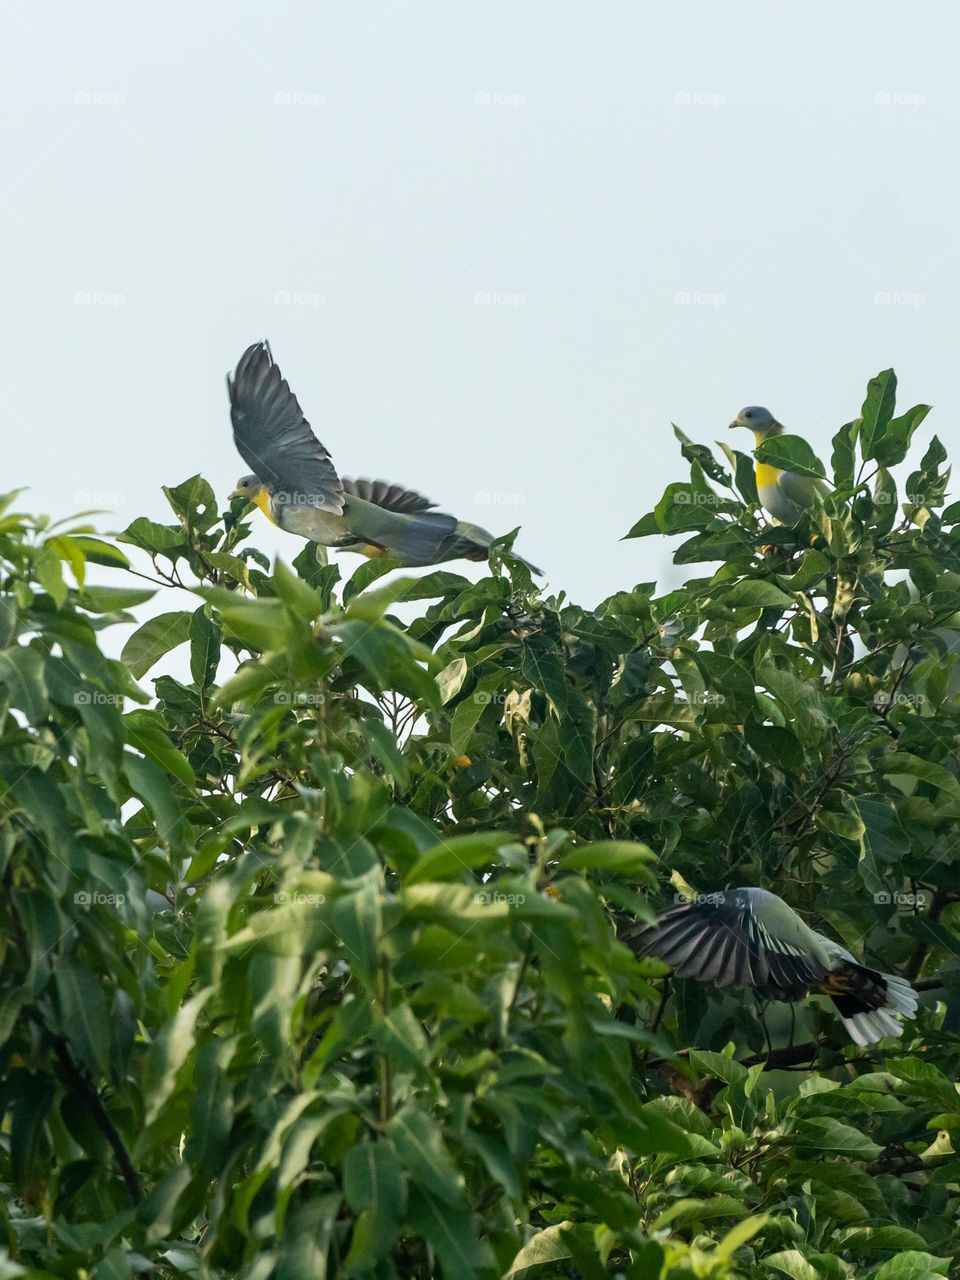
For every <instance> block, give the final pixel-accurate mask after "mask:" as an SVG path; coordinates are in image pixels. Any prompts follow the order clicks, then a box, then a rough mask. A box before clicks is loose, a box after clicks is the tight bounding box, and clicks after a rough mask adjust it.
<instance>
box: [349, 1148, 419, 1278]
mask: <svg viewBox="0 0 960 1280" xmlns="http://www.w3.org/2000/svg"><path fill="white" fill-rule="evenodd" d="M343 1193H344V1197H345V1198H346V1201H347V1204H348V1205H349V1206H350V1208H351V1209H353V1210H354V1212H355V1213H357V1214H358V1215H359V1217H358V1218H357V1222H356V1225H355V1226H354V1230H353V1238H352V1240H351V1242H350V1252H349V1253H348V1255H347V1261H346V1265H347V1267H348V1269H352V1268H356V1269H357V1270H363V1269H365V1268H367V1267H369V1266H371V1265H372V1264H373V1263H375V1262H376V1261H377V1260H378V1259H380V1258H384V1257H386V1255H387V1254H388V1253H389V1251H390V1249H391V1247H392V1245H393V1244H394V1241H395V1240H396V1238H397V1236H398V1235H399V1234H400V1228H401V1225H402V1223H403V1218H404V1214H405V1213H406V1208H407V1186H406V1180H405V1178H404V1174H403V1169H402V1167H401V1164H400V1161H399V1159H398V1158H397V1153H396V1149H395V1147H394V1145H393V1143H392V1142H391V1141H390V1140H389V1139H388V1138H381V1139H379V1140H378V1141H376V1142H360V1143H357V1144H356V1145H355V1146H353V1147H351V1148H350V1150H349V1151H348V1152H347V1154H346V1156H345V1157H344V1162H343Z"/></svg>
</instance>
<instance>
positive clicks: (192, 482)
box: [161, 475, 219, 531]
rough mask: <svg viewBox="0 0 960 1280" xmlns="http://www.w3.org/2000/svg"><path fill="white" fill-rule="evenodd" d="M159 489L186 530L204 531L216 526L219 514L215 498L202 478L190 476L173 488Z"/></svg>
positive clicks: (163, 486) (164, 487) (163, 487)
mask: <svg viewBox="0 0 960 1280" xmlns="http://www.w3.org/2000/svg"><path fill="white" fill-rule="evenodd" d="M161 487H162V489H163V492H164V493H165V494H166V497H167V501H168V502H169V503H170V505H171V507H173V509H174V511H175V512H176V513H177V515H178V516H179V517H180V518H181V520H182V521H183V522H184V524H185V525H187V527H188V528H191V529H199V530H201V531H204V530H207V529H209V528H210V527H211V525H214V524H216V522H217V516H218V514H219V512H218V511H217V497H216V494H215V493H214V492H213V490H212V489H211V488H210V485H209V484H208V483H207V482H206V480H204V478H203V476H199V475H197V476H191V477H190V479H189V480H184V482H183V483H182V484H178V485H175V486H174V487H173V488H168V486H167V485H162V486H161Z"/></svg>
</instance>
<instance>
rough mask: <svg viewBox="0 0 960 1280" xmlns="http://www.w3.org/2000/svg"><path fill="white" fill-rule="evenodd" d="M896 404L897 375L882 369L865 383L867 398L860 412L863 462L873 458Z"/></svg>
mask: <svg viewBox="0 0 960 1280" xmlns="http://www.w3.org/2000/svg"><path fill="white" fill-rule="evenodd" d="M896 403H897V375H896V374H895V373H894V372H893V370H892V369H884V371H883V372H882V373H878V374H877V376H876V377H875V378H871V379H870V381H869V382H868V383H867V396H866V399H865V400H864V402H863V407H862V408H861V410H860V452H861V453H862V455H863V460H864V462H866V461H867V459H869V458H873V457H875V453H874V449H875V446H876V445H877V444H878V443H879V442H880V441H881V440H883V438H884V436H885V435H886V433H887V428H888V426H889V425H890V422H891V420H892V418H893V411H894V408H895V407H896Z"/></svg>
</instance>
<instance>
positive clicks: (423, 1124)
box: [387, 1102, 465, 1209]
mask: <svg viewBox="0 0 960 1280" xmlns="http://www.w3.org/2000/svg"><path fill="white" fill-rule="evenodd" d="M387 1135H388V1137H390V1138H392V1139H393V1142H394V1145H395V1146H396V1149H397V1152H398V1154H399V1156H400V1159H401V1160H402V1161H403V1164H404V1166H405V1167H406V1168H407V1169H408V1170H409V1172H410V1175H411V1177H412V1178H413V1179H414V1180H415V1181H416V1182H418V1183H420V1184H421V1185H422V1186H423V1187H424V1188H425V1189H426V1190H427V1191H429V1192H430V1193H431V1194H432V1195H434V1196H436V1197H437V1198H438V1199H439V1200H441V1201H443V1203H444V1204H445V1205H447V1206H450V1207H452V1208H455V1209H456V1208H459V1207H461V1206H462V1205H463V1195H464V1189H465V1182H464V1177H463V1174H462V1173H461V1171H460V1170H459V1169H458V1168H457V1167H456V1165H455V1164H454V1162H453V1160H452V1159H451V1157H450V1153H449V1151H448V1150H447V1148H446V1145H445V1144H444V1141H443V1137H442V1134H441V1131H440V1128H439V1126H438V1125H437V1123H436V1121H435V1120H434V1119H433V1118H432V1117H431V1116H429V1115H427V1113H426V1112H425V1111H423V1110H421V1109H420V1107H418V1106H417V1105H416V1103H412V1102H410V1103H407V1104H406V1106H404V1107H403V1108H401V1110H400V1111H398V1112H397V1114H396V1115H395V1116H393V1117H392V1118H391V1119H390V1120H389V1121H388V1122H387Z"/></svg>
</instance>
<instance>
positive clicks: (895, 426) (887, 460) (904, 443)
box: [873, 404, 930, 467]
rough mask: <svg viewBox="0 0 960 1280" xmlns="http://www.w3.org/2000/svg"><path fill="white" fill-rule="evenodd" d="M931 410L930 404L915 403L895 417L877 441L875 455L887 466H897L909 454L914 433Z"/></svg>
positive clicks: (878, 460)
mask: <svg viewBox="0 0 960 1280" xmlns="http://www.w3.org/2000/svg"><path fill="white" fill-rule="evenodd" d="M929 412H930V406H929V405H928V404H915V405H914V406H913V408H912V409H908V410H907V412H906V413H904V414H902V415H901V416H900V417H899V418H893V419H891V421H890V422H889V424H888V425H887V429H886V432H885V433H884V434H883V436H882V437H881V438H880V439H879V440H877V441H875V443H874V449H873V456H874V457H875V458H876V460H877V462H879V463H882V465H883V466H885V467H893V466H896V464H897V463H898V462H902V461H903V460H904V458H905V457H906V456H907V452H908V450H909V448H910V442H911V440H912V439H913V433H914V432H915V431H916V429H917V427H919V426H920V423H921V422H923V420H924V418H925V417H926V416H927V414H928V413H929Z"/></svg>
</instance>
